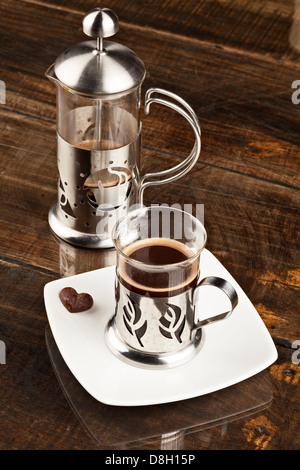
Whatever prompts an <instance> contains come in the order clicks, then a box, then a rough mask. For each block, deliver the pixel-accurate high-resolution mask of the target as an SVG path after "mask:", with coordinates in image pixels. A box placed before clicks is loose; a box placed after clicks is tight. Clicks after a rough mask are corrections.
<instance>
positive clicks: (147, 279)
mask: <svg viewBox="0 0 300 470" xmlns="http://www.w3.org/2000/svg"><path fill="white" fill-rule="evenodd" d="M124 254H126V255H127V256H128V257H129V258H130V259H120V264H119V269H118V274H119V280H120V282H121V283H122V284H123V285H124V286H125V287H127V288H128V289H129V290H132V291H133V292H136V293H138V294H140V295H146V296H149V297H169V296H173V295H178V294H180V293H182V292H185V291H186V290H188V289H189V288H191V287H192V286H194V285H195V284H196V282H197V279H198V267H199V259H198V258H197V259H196V260H195V259H192V261H189V260H190V258H192V257H193V256H194V253H193V251H192V250H191V249H189V248H188V247H187V246H186V245H184V244H183V243H180V242H178V241H176V240H168V239H162V238H157V239H147V240H140V241H138V242H135V243H133V244H132V245H130V246H129V247H127V249H126V250H124Z"/></svg>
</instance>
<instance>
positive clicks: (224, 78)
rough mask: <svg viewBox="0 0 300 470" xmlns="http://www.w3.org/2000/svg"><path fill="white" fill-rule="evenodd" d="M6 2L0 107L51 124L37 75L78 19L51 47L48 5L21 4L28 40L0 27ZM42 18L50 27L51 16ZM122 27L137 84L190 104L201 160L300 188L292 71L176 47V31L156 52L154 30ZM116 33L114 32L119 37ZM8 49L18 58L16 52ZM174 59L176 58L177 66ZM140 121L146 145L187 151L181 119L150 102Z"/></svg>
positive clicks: (72, 34) (60, 17) (51, 104)
mask: <svg viewBox="0 0 300 470" xmlns="http://www.w3.org/2000/svg"><path fill="white" fill-rule="evenodd" d="M8 7H9V8H11V9H12V8H13V7H15V5H14V3H13V2H12V0H10V2H9V5H8V6H6V9H5V10H4V11H3V15H2V16H1V19H0V21H2V22H3V25H4V24H5V26H6V27H5V30H4V31H5V32H4V33H3V34H4V41H5V40H6V41H7V47H6V48H5V49H4V50H2V51H1V54H2V61H1V63H2V64H3V65H2V67H0V77H1V78H2V79H4V81H5V82H6V84H7V103H6V105H5V106H2V107H1V111H5V110H7V111H13V112H16V111H17V112H18V113H19V114H23V115H24V118H26V116H27V115H32V116H34V117H35V118H36V119H37V120H43V121H45V122H49V127H51V128H53V125H54V119H55V88H54V86H53V84H51V83H50V82H48V80H47V79H46V78H45V77H44V72H45V70H46V68H47V66H48V65H49V64H50V63H51V62H52V61H53V60H54V59H55V57H56V56H57V55H58V53H59V52H61V51H62V50H63V49H64V48H66V47H67V46H69V45H70V44H73V43H74V42H76V41H79V40H82V34H81V33H80V32H78V27H79V21H78V20H79V19H78V16H76V15H75V16H74V15H69V16H68V24H67V25H66V31H67V36H68V35H69V39H68V37H67V38H66V39H65V38H64V39H63V40H61V41H60V42H59V44H58V42H56V41H52V39H51V37H52V35H53V34H54V35H55V36H57V34H58V33H57V32H56V31H52V30H51V28H50V29H49V28H48V29H46V31H45V28H43V22H41V18H44V20H43V21H45V18H46V15H47V14H49V12H48V10H47V8H45V7H43V6H37V5H32V4H24V8H23V10H22V15H23V18H24V25H27V24H28V22H29V21H30V22H31V24H32V25H34V28H35V29H36V31H37V35H38V36H40V40H39V41H36V40H35V38H32V37H30V35H29V31H27V29H26V27H25V26H24V28H23V29H22V31H21V33H20V34H19V35H18V37H14V40H13V41H12V40H11V39H12V38H11V36H10V35H8V33H7V31H9V28H11V30H13V27H14V26H13V18H14V16H13V14H12V12H10V15H8V11H9V8H8ZM16 8H20V7H18V6H16ZM51 12H52V10H51ZM20 14H21V13H20ZM53 16H54V17H53V19H52V21H53V22H54V23H55V25H56V27H58V28H59V27H61V28H62V24H63V21H64V19H65V13H64V12H63V11H60V10H53ZM54 20H55V21H54ZM48 21H49V22H50V24H51V19H50V18H49V19H48ZM40 23H41V24H40ZM128 31H129V30H127V31H125V32H124V33H123V34H124V37H123V38H124V39H125V43H127V44H128V45H129V46H130V47H133V48H135V46H137V48H138V50H137V52H138V53H139V54H140V55H141V56H142V57H143V58H145V60H146V63H147V66H148V76H147V79H146V81H145V84H144V89H146V88H147V87H148V86H162V87H165V88H168V89H171V91H174V92H177V93H178V94H180V95H181V96H183V97H184V98H185V99H186V100H187V101H188V102H189V103H190V104H191V105H192V106H193V108H194V109H195V111H196V113H197V115H198V117H199V120H200V123H201V126H202V136H203V137H202V138H203V146H202V153H201V156H200V161H201V162H203V163H204V164H207V165H216V166H218V167H220V168H224V169H225V168H226V169H230V170H233V171H236V172H242V173H247V174H251V175H255V176H261V177H262V178H266V179H269V180H271V181H275V182H282V183H283V184H284V185H287V186H293V187H299V186H300V184H299V171H298V168H299V163H298V148H299V134H298V122H299V113H298V108H297V106H296V105H294V104H293V103H292V101H291V88H290V87H291V77H293V76H294V73H295V72H294V68H293V67H290V66H285V67H283V66H282V64H273V63H269V62H265V61H264V60H262V59H257V58H255V59H254V58H251V57H250V58H249V57H246V56H244V55H241V54H237V53H232V52H228V51H223V50H219V49H215V48H211V47H208V46H206V45H202V44H200V45H199V44H196V43H195V42H193V41H190V42H189V43H188V44H184V45H182V44H181V43H180V42H179V40H178V39H177V38H176V37H175V36H174V37H173V36H170V37H168V39H167V40H165V41H164V42H163V44H164V47H163V48H161V49H160V51H159V54H157V53H156V49H155V48H153V42H157V43H160V42H161V40H162V38H161V36H160V33H159V32H154V33H152V34H147V35H146V34H144V33H143V32H142V30H137V31H134V32H133V34H131V35H130V36H129V37H128V35H127V38H126V34H125V33H127V32H128ZM120 34H121V33H120ZM123 38H122V37H120V41H121V42H122V39H123ZM129 41H130V42H129ZM15 50H17V51H18V53H17V54H18V57H15V52H14V51H15ZM174 56H176V57H178V60H177V62H176V63H175V62H174V61H173V57H174ZM178 62H179V63H180V64H181V65H180V67H178V66H177V63H178ZM16 63H17V64H18V66H17V68H16ZM187 76H188V77H189V80H188V81H187V80H186V77H187ZM170 80H171V81H172V86H171V87H170V85H169V81H170ZM233 85H234V86H233ZM20 96H21V97H22V99H21V100H20ZM5 116H6V115H5ZM3 120H4V121H5V120H6V117H3ZM143 122H144V134H143V139H144V145H145V146H147V147H149V148H159V149H160V148H161V149H163V150H165V151H167V152H170V153H174V154H179V155H186V154H187V149H189V148H190V147H191V145H192V139H193V138H192V133H191V132H189V131H188V130H187V129H188V128H187V126H186V125H185V122H183V119H182V118H181V119H180V118H178V117H177V116H175V115H174V113H170V112H164V110H163V109H159V108H158V107H154V108H153V110H151V115H150V116H148V117H146V116H143ZM19 132H22V128H21V129H20V131H19ZM43 132H45V127H43ZM9 137H10V136H9V135H7V137H6V138H5V141H4V143H6V144H7V141H8V138H9ZM2 141H3V140H2ZM48 145H49V144H48Z"/></svg>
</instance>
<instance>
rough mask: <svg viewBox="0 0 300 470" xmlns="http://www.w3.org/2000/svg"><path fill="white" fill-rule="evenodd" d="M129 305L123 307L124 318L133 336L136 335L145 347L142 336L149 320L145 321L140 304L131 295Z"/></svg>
mask: <svg viewBox="0 0 300 470" xmlns="http://www.w3.org/2000/svg"><path fill="white" fill-rule="evenodd" d="M127 297H128V302H127V305H124V307H123V311H124V314H123V320H124V323H125V326H126V328H127V330H128V331H129V333H130V334H131V335H132V336H135V337H136V339H137V340H138V342H139V344H140V345H141V346H142V347H144V345H143V343H142V341H141V338H142V337H143V336H144V334H145V333H146V330H147V320H145V321H144V322H143V319H142V312H141V309H140V307H139V306H138V304H137V303H136V302H135V301H134V300H133V299H131V298H130V296H129V295H127Z"/></svg>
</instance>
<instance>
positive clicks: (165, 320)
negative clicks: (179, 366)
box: [159, 304, 185, 343]
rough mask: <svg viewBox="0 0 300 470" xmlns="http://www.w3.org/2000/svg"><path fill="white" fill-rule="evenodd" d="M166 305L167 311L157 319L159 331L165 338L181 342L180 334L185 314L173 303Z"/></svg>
mask: <svg viewBox="0 0 300 470" xmlns="http://www.w3.org/2000/svg"><path fill="white" fill-rule="evenodd" d="M165 305H167V307H168V308H167V311H166V313H165V314H164V315H162V316H161V317H160V319H159V322H160V325H161V326H160V327H159V331H160V332H161V334H162V335H163V336H165V338H169V339H175V338H176V339H177V341H178V342H179V343H182V340H181V335H182V332H183V329H184V325H185V315H184V314H183V313H182V311H181V308H180V307H178V306H177V305H174V304H165Z"/></svg>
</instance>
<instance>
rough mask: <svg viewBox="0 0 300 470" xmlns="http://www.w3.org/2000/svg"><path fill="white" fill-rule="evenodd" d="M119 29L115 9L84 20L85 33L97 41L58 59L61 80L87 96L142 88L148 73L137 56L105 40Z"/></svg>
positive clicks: (99, 10)
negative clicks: (137, 87)
mask: <svg viewBox="0 0 300 470" xmlns="http://www.w3.org/2000/svg"><path fill="white" fill-rule="evenodd" d="M118 30H119V19H118V17H117V15H116V14H115V13H114V12H113V11H112V10H110V9H108V8H94V9H93V10H90V11H89V12H88V13H87V14H86V15H85V16H84V18H83V32H84V33H85V34H86V35H87V36H90V37H93V38H96V40H93V41H85V42H82V43H79V44H76V45H74V46H72V47H70V48H69V49H67V50H66V51H64V52H63V53H62V54H60V55H59V56H58V57H57V59H56V61H55V64H54V73H55V75H56V77H57V78H58V80H59V81H60V82H61V83H62V84H63V85H65V86H66V87H67V88H70V89H71V90H73V91H75V92H77V93H80V94H87V95H103V94H110V93H119V92H123V91H126V90H130V89H131V88H134V87H136V86H137V85H139V84H140V83H141V82H142V81H143V80H144V78H145V73H146V71H145V65H144V63H143V62H142V61H141V59H140V58H139V57H138V55H137V54H136V53H135V52H134V51H132V50H131V49H129V48H128V47H126V46H123V45H122V44H118V43H114V42H111V41H103V38H107V37H110V36H113V35H114V34H116V33H117V31H118Z"/></svg>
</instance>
